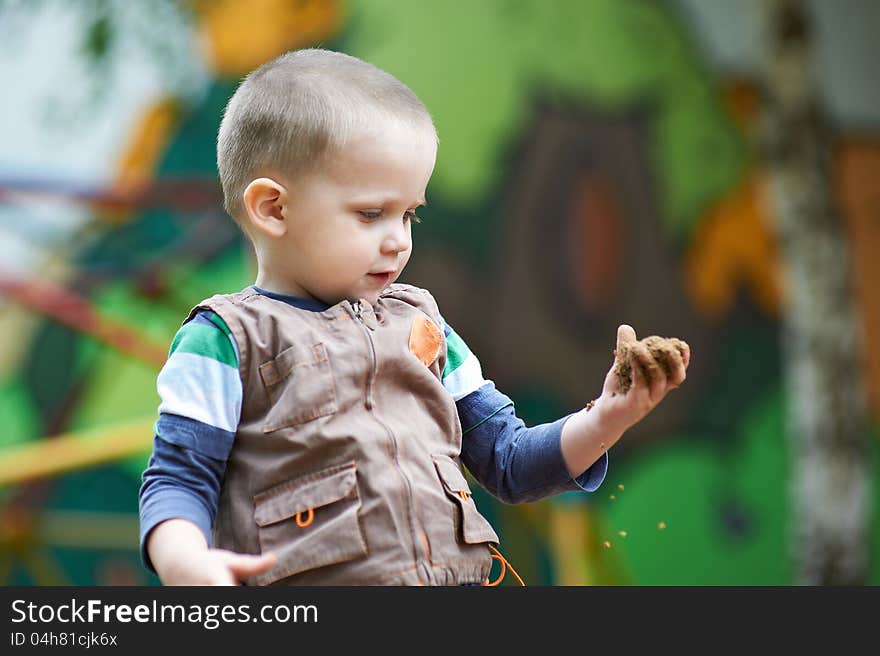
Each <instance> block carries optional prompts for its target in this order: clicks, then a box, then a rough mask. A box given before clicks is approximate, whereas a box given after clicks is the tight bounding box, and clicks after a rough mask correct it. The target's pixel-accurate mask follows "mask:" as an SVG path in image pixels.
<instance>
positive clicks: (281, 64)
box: [217, 48, 436, 223]
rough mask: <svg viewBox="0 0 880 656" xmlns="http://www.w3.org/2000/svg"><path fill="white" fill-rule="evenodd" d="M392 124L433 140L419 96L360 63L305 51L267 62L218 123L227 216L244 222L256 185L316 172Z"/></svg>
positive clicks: (337, 55) (335, 54) (246, 82)
mask: <svg viewBox="0 0 880 656" xmlns="http://www.w3.org/2000/svg"><path fill="white" fill-rule="evenodd" d="M389 118H390V119H396V120H403V121H406V122H408V123H411V124H413V125H415V126H419V127H427V128H429V129H430V130H431V131H432V132H433V134H434V138H435V139H436V130H435V129H434V123H433V121H432V120H431V115H430V113H429V112H428V109H427V108H426V107H425V105H424V103H422V101H421V100H419V98H418V96H416V95H415V93H413V92H412V91H411V90H410V89H409V87H407V86H406V85H405V84H403V83H402V82H401V81H400V80H398V79H397V78H395V77H394V76H393V75H391V74H390V73H387V72H385V71H383V70H381V69H379V68H377V67H376V66H373V65H372V64H369V63H367V62H365V61H363V60H360V59H358V58H356V57H352V56H350V55H346V54H343V53H340V52H333V51H330V50H323V49H318V48H307V49H303V50H294V51H291V52H288V53H285V54H283V55H281V56H280V57H277V58H275V59H273V60H271V61H269V62H267V63H265V64H263V65H262V66H260V67H259V68H257V69H255V70H254V71H252V72H251V73H249V74H248V75H247V76H246V77H245V78H244V80H242V82H241V84H240V85H239V87H238V89H237V90H236V91H235V93H234V94H233V95H232V97H231V98H230V99H229V102H228V103H227V105H226V110H225V111H224V113H223V120H222V121H221V123H220V130H219V132H218V135H217V168H218V170H219V173H220V183H221V185H222V187H223V200H224V205H225V208H226V211H227V212H228V213H229V214H230V216H232V217H233V218H234V219H235V220H236V221H238V222H239V223H241V222H242V218H243V216H244V205H243V201H242V196H243V194H244V190H245V189H246V188H247V185H248V184H249V183H250V181H251V180H253V179H254V178H256V177H259V176H260V174H261V173H266V172H272V171H283V172H284V173H285V174H288V175H296V174H297V173H300V172H302V171H304V170H306V169H309V168H314V167H316V166H318V165H320V164H321V160H322V158H323V157H325V156H326V155H327V154H328V153H332V152H336V151H338V149H340V148H342V147H343V146H344V145H345V143H346V141H347V140H348V139H350V138H351V137H352V136H354V135H356V134H358V133H360V132H362V131H364V130H365V129H369V128H370V127H375V126H376V125H377V124H381V121H382V120H387V119H389Z"/></svg>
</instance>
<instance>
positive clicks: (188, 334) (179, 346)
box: [169, 321, 238, 369]
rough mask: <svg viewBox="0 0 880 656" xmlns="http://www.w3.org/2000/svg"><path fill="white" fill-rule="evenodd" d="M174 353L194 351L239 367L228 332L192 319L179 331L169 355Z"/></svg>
mask: <svg viewBox="0 0 880 656" xmlns="http://www.w3.org/2000/svg"><path fill="white" fill-rule="evenodd" d="M223 328H226V325H225V324H223ZM226 330H227V331H228V328H227V329H226ZM174 353H193V354H195V355H201V356H203V357H206V358H211V359H212V360H216V361H217V362H220V363H222V364H226V365H229V366H230V367H234V368H236V369H238V358H237V357H236V355H235V350H234V349H233V348H232V343H231V342H230V341H229V337H228V336H227V333H226V332H222V331H220V330H217V328H214V327H213V326H209V325H206V324H203V323H197V322H195V321H190V322H189V323H186V324H184V325H183V326H182V327H181V328H180V330H178V331H177V334H176V335H175V336H174V341H173V342H171V350H170V352H169V357H170V356H171V355H172V354H174Z"/></svg>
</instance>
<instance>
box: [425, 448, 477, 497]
mask: <svg viewBox="0 0 880 656" xmlns="http://www.w3.org/2000/svg"><path fill="white" fill-rule="evenodd" d="M433 460H434V466H435V467H437V473H438V474H440V480H441V481H443V487H445V488H446V489H447V490H448V491H449V492H452V493H453V494H459V493H460V492H466V493H468V494H470V492H471V489H470V488H469V487H468V484H467V480H465V477H464V474H462V473H461V470H460V469H459V468H458V465H456V464H455V462H453V461H452V459H451V458H449V457H447V456H433Z"/></svg>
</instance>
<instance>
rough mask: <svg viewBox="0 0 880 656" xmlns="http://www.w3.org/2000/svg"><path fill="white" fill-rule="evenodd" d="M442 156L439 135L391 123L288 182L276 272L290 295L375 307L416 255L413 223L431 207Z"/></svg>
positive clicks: (274, 275)
mask: <svg viewBox="0 0 880 656" xmlns="http://www.w3.org/2000/svg"><path fill="white" fill-rule="evenodd" d="M436 156H437V147H436V140H435V137H434V133H433V131H429V130H428V129H425V128H417V127H411V126H408V125H404V124H401V123H397V122H392V121H389V122H388V123H387V124H385V125H383V126H382V129H379V130H376V131H374V132H373V133H372V134H364V135H359V136H357V137H356V138H353V139H352V140H351V141H350V142H349V143H348V144H346V145H345V147H344V148H343V149H341V151H340V152H338V153H335V154H333V155H329V156H328V158H327V161H326V162H325V163H324V164H323V165H322V166H321V167H320V169H319V170H317V171H315V172H313V173H310V174H308V175H307V176H305V177H303V178H298V179H296V180H292V181H287V184H286V187H287V189H288V203H287V204H286V206H285V212H284V215H285V220H286V223H287V230H286V232H285V234H284V235H283V236H282V237H280V238H279V240H278V241H277V242H276V243H275V244H274V246H275V247H274V248H273V251H274V256H273V258H272V259H273V263H272V268H273V269H274V271H272V272H270V276H271V278H272V279H273V280H277V281H278V283H280V284H276V288H277V287H279V286H284V287H286V289H284V290H280V289H279V291H286V292H287V293H292V294H297V295H301V296H306V297H311V298H315V299H318V300H320V301H323V302H325V303H328V304H331V305H333V304H335V303H338V302H339V301H341V300H343V299H349V300H357V299H360V298H363V299H366V300H367V301H369V302H370V303H375V302H376V300H377V299H378V297H379V293H380V292H381V291H382V290H383V289H385V288H386V287H387V286H388V285H390V284H391V283H392V282H394V281H395V280H397V277H398V276H399V275H400V273H401V272H402V271H403V268H404V267H405V266H406V263H407V262H408V261H409V256H410V254H411V252H412V236H411V229H412V216H413V215H414V213H415V210H416V209H417V208H418V207H419V206H420V205H424V204H425V189H426V187H427V186H428V180H429V179H430V178H431V174H432V172H433V171H434V163H435V160H436Z"/></svg>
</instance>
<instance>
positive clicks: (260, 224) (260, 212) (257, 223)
mask: <svg viewBox="0 0 880 656" xmlns="http://www.w3.org/2000/svg"><path fill="white" fill-rule="evenodd" d="M243 199H244V209H245V211H246V212H247V215H248V219H249V220H250V222H251V225H252V226H253V227H254V228H255V229H257V230H259V231H260V232H262V233H264V234H266V235H269V236H270V237H280V236H282V235H283V234H284V233H285V232H286V231H287V223H286V221H285V220H284V208H285V205H286V204H287V189H286V188H285V187H284V185H282V184H281V183H279V182H276V181H275V180H273V179H272V178H257V179H256V180H251V182H250V184H249V185H248V186H247V187H246V188H245V190H244V195H243Z"/></svg>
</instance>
